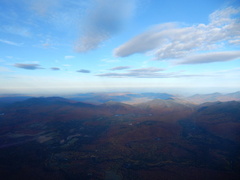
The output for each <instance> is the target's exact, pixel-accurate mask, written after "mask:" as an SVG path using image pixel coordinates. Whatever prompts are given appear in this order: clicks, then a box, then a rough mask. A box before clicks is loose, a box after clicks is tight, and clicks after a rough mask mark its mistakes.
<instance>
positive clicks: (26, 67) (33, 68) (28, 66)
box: [13, 63, 44, 70]
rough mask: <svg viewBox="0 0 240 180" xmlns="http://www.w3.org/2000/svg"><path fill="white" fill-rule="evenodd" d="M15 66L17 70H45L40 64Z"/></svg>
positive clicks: (19, 64) (17, 64) (18, 64)
mask: <svg viewBox="0 0 240 180" xmlns="http://www.w3.org/2000/svg"><path fill="white" fill-rule="evenodd" d="M13 66H15V67H17V68H22V69H27V70H37V69H44V68H42V67H41V66H40V65H39V64H22V63H16V64H14V65H13Z"/></svg>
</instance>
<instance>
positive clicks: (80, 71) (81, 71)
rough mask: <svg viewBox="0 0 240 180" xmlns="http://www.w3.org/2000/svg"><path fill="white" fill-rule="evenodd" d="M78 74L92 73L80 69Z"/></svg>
mask: <svg viewBox="0 0 240 180" xmlns="http://www.w3.org/2000/svg"><path fill="white" fill-rule="evenodd" d="M77 72H79V73H90V72H91V71H89V70H86V69H80V70H78V71H77Z"/></svg>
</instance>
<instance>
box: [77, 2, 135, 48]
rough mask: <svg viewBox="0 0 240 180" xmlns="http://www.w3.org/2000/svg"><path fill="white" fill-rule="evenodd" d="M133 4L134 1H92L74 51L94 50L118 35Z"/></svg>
mask: <svg viewBox="0 0 240 180" xmlns="http://www.w3.org/2000/svg"><path fill="white" fill-rule="evenodd" d="M134 4H135V0H121V1H116V0H94V5H93V6H92V8H90V10H89V11H88V14H87V16H86V18H85V23H84V25H83V27H82V28H83V29H82V32H81V33H82V35H81V37H80V39H79V40H78V42H77V44H76V51H78V52H87V51H90V50H93V49H96V48H98V47H99V46H100V44H101V43H102V42H103V41H106V40H107V39H109V38H111V36H112V35H114V34H116V33H118V32H119V31H120V30H121V29H122V26H123V24H124V20H125V19H126V18H128V17H130V16H131V13H132V12H133V9H134Z"/></svg>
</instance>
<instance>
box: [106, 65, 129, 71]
mask: <svg viewBox="0 0 240 180" xmlns="http://www.w3.org/2000/svg"><path fill="white" fill-rule="evenodd" d="M129 68H131V67H130V66H117V67H113V68H111V69H109V70H111V71H116V70H123V69H129Z"/></svg>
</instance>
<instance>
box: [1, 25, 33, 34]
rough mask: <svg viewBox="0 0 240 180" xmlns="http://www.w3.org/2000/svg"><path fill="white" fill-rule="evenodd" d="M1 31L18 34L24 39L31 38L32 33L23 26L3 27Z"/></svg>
mask: <svg viewBox="0 0 240 180" xmlns="http://www.w3.org/2000/svg"><path fill="white" fill-rule="evenodd" d="M1 31H3V32H6V33H11V34H16V35H19V36H23V37H31V36H32V33H31V32H30V29H29V28H27V27H21V26H16V25H14V26H9V25H8V26H2V27H1Z"/></svg>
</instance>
